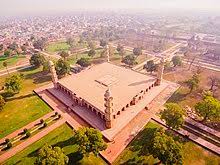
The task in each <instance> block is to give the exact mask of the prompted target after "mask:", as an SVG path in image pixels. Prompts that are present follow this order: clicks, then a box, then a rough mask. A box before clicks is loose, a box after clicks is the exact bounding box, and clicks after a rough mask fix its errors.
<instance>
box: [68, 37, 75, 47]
mask: <svg viewBox="0 0 220 165" xmlns="http://www.w3.org/2000/svg"><path fill="white" fill-rule="evenodd" d="M74 42H75V40H74V38H73V37H69V38H67V40H66V43H67V44H68V45H70V46H73V45H74Z"/></svg>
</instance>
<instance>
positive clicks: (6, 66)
mask: <svg viewBox="0 0 220 165" xmlns="http://www.w3.org/2000/svg"><path fill="white" fill-rule="evenodd" d="M3 66H4V67H5V69H6V70H7V72H8V75H10V74H9V71H8V63H7V61H4V62H3Z"/></svg>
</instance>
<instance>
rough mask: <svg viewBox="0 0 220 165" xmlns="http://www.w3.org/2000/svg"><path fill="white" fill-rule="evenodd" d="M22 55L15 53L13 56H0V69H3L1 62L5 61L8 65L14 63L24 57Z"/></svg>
mask: <svg viewBox="0 0 220 165" xmlns="http://www.w3.org/2000/svg"><path fill="white" fill-rule="evenodd" d="M24 58H25V56H23V55H15V56H13V57H5V56H0V69H4V68H5V67H4V66H3V62H5V61H6V62H7V64H8V67H10V66H13V65H15V64H16V63H17V62H18V61H20V60H22V59H24Z"/></svg>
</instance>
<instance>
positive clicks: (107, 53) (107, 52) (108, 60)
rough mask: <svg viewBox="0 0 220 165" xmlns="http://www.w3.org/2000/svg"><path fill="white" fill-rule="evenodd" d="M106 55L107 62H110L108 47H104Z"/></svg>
mask: <svg viewBox="0 0 220 165" xmlns="http://www.w3.org/2000/svg"><path fill="white" fill-rule="evenodd" d="M106 55H107V62H110V55H109V46H108V45H106Z"/></svg>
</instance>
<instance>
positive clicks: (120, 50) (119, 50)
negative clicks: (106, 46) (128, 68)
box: [117, 45, 125, 60]
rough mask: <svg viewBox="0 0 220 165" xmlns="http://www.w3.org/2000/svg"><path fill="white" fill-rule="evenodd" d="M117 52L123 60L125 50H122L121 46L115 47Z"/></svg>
mask: <svg viewBox="0 0 220 165" xmlns="http://www.w3.org/2000/svg"><path fill="white" fill-rule="evenodd" d="M117 51H118V54H119V55H120V56H121V58H122V60H123V58H124V56H125V49H124V47H123V46H121V45H118V46H117Z"/></svg>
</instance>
